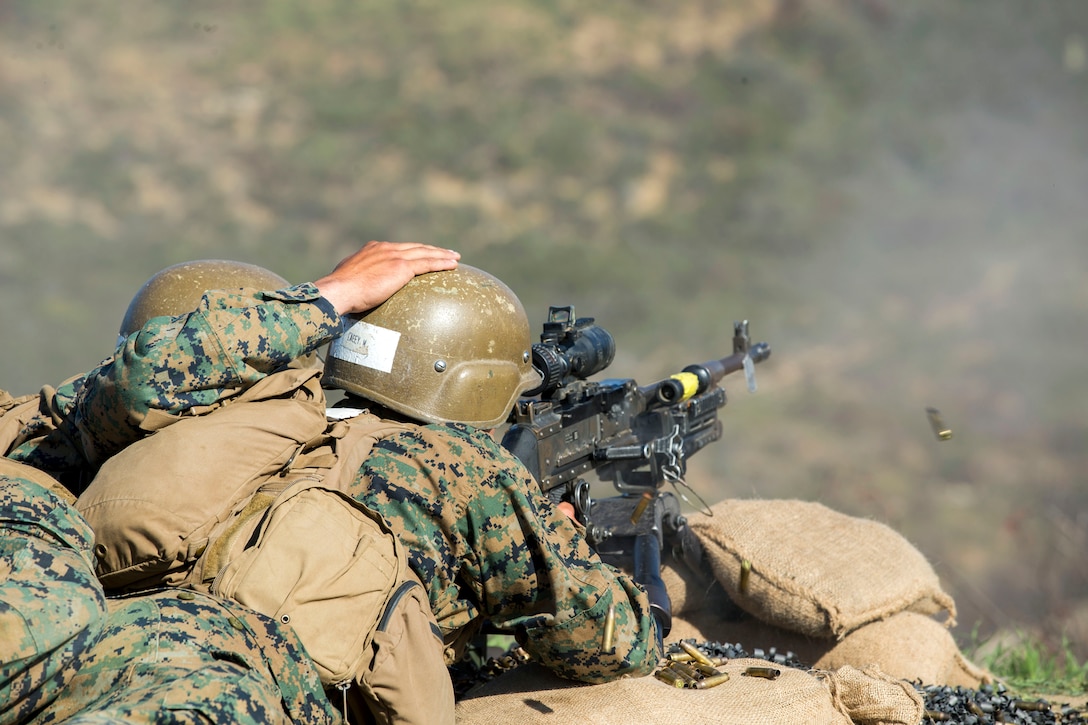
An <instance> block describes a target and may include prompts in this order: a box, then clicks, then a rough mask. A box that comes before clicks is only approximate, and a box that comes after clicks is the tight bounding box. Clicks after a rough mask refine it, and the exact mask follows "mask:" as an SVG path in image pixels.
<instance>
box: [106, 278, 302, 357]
mask: <svg viewBox="0 0 1088 725" xmlns="http://www.w3.org/2000/svg"><path fill="white" fill-rule="evenodd" d="M289 285H290V283H289V282H288V281H287V280H285V279H284V278H283V277H281V276H279V275H278V274H276V273H275V272H270V271H269V270H267V269H265V268H264V267H258V266H257V265H255V264H246V263H245V262H234V261H231V260H227V259H198V260H195V261H192V262H181V263H179V264H175V265H171V266H169V267H167V268H165V269H163V270H161V271H159V272H156V273H155V274H154V275H152V276H151V279H149V280H147V282H145V283H144V286H143V287H141V288H140V290H139V291H138V292H137V293H136V295H135V296H134V297H133V298H132V301H131V302H130V303H129V305H128V310H127V311H126V312H125V317H124V319H123V320H121V330H120V335H119V337H118V342H120V341H121V340H122V339H124V338H126V337H128V336H129V335H131V334H132V333H133V332H136V331H137V330H139V329H140V328H141V327H143V326H144V323H146V322H147V321H148V320H150V319H151V318H152V317H162V316H167V317H173V316H176V315H181V314H184V313H186V312H190V311H192V310H195V309H196V308H197V305H198V304H200V298H201V297H203V296H204V293H205V292H207V291H208V290H214V289H224V290H225V289H240V288H242V287H249V288H255V289H259V290H276V289H283V288H284V287H287V286H289Z"/></svg>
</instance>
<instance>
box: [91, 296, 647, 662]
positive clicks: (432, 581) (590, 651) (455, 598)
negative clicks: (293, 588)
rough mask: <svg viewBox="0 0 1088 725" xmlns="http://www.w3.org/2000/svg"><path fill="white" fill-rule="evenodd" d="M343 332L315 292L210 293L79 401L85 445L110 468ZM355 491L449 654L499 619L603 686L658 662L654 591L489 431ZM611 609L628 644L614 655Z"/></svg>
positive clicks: (397, 459) (434, 434)
mask: <svg viewBox="0 0 1088 725" xmlns="http://www.w3.org/2000/svg"><path fill="white" fill-rule="evenodd" d="M247 304H248V305H250V307H247V306H246V305H247ZM340 331H341V321H340V318H339V316H338V315H337V314H336V313H335V311H334V310H333V309H332V308H331V306H330V305H329V304H328V303H327V302H326V301H325V300H323V299H322V298H321V297H320V295H319V293H318V291H317V288H316V287H315V286H314V285H312V284H308V283H307V284H302V285H296V286H295V287H291V288H288V289H286V290H281V291H279V292H276V293H262V294H260V295H258V296H257V297H256V298H249V299H248V300H247V299H246V298H245V296H244V295H235V294H231V295H228V294H222V293H210V294H209V295H208V296H207V298H206V302H205V304H204V306H203V307H202V310H201V312H200V313H199V314H197V315H189V316H188V318H183V319H182V320H180V321H178V322H173V321H170V320H168V319H166V318H158V319H156V320H152V321H151V322H150V323H148V325H145V327H144V328H143V330H142V331H141V332H140V333H137V334H135V335H133V336H130V337H129V339H128V340H127V341H126V343H125V345H124V349H123V350H122V351H120V352H119V353H118V356H117V359H116V361H113V362H111V363H110V364H107V365H104V366H103V367H101V368H100V369H99V370H98V371H97V372H96V373H95V375H94V376H92V378H91V379H90V380H89V382H88V384H87V385H85V386H84V388H83V390H82V391H81V392H80V394H79V396H78V398H77V402H76V411H77V416H76V417H77V418H78V420H77V427H78V428H79V429H80V431H81V433H82V435H83V437H82V438H81V440H82V441H83V446H82V447H83V449H84V450H85V451H87V452H88V453H89V455H88V457H89V458H91V459H92V460H99V459H100V458H101V456H102V455H104V454H107V453H108V452H110V451H113V450H116V449H117V448H116V445H117V442H118V441H131V440H132V439H134V437H138V436H139V435H140V431H141V430H142V429H147V428H149V427H152V426H149V421H151V420H152V419H153V418H154V417H155V416H159V415H166V414H170V415H177V414H188V413H192V414H195V413H200V412H202V411H206V410H210V409H211V408H212V407H214V406H215V405H217V404H219V403H221V402H222V401H223V400H224V399H225V398H226V397H229V396H231V395H234V394H236V393H237V391H239V390H240V389H242V388H243V387H244V386H246V385H249V384H252V383H253V382H255V381H256V380H258V379H260V378H261V377H262V376H263V375H265V374H267V373H268V372H269V371H272V370H274V369H276V368H277V367H282V366H283V365H284V364H285V363H286V361H288V360H290V359H292V358H293V357H296V356H298V355H300V354H302V353H305V352H309V351H312V350H315V349H316V348H317V347H319V346H320V345H321V344H323V343H325V342H327V341H329V340H330V339H331V338H332V337H335V336H336V335H338V334H339V333H340ZM119 411H125V413H124V414H123V415H119ZM115 420H122V421H124V423H123V424H122V425H120V426H119V425H117V424H116V423H114V422H112V421H115ZM141 425H142V426H143V428H142V429H141ZM91 432H93V437H92V435H91ZM356 486H357V488H358V489H359V493H358V496H357V498H358V499H359V500H360V501H361V502H363V503H365V504H366V505H368V506H370V507H372V508H373V509H374V510H376V511H378V512H379V513H380V514H382V516H383V517H384V518H385V519H386V521H387V523H388V524H389V526H390V528H392V529H393V530H394V531H395V532H396V533H397V534H398V535H399V537H400V538H401V540H402V541H403V542H404V543H405V544H406V546H407V548H408V549H409V551H410V565H411V567H412V569H413V570H414V571H415V572H416V574H417V575H418V577H419V578H420V580H421V581H423V582H424V585H425V586H426V587H427V588H428V594H429V598H430V602H431V607H432V609H433V611H434V613H435V616H436V618H437V620H438V623H439V625H440V626H441V627H442V630H443V633H444V635H445V638H446V641H447V644H449V645H451V647H450V650H449V653H448V658H450V659H452V658H454V657H456V656H457V655H459V654H460V651H461V649H462V648H463V646H464V645H465V644H466V642H467V640H468V638H469V637H470V636H471V634H472V633H473V632H474V631H475V629H476V628H477V626H478V625H479V624H480V623H481V622H482V621H483V620H484V619H488V620H491V621H493V622H495V623H496V624H498V625H500V626H503V627H511V628H515V629H516V630H517V631H518V632H519V633H520V636H521V639H522V641H523V643H524V645H525V647H526V649H527V650H529V651H530V652H531V653H532V654H533V655H534V656H536V657H537V658H538V659H539V660H540V661H541V662H543V663H545V664H546V665H548V666H549V667H551V668H553V669H554V670H556V671H557V672H559V673H561V674H563V675H564V676H567V677H570V678H574V679H579V680H584V681H590V682H596V681H604V680H608V679H612V678H615V677H618V676H621V675H625V674H631V675H641V674H646V673H648V672H649V671H650V670H651V669H652V668H653V666H654V664H655V663H656V661H657V657H658V652H657V649H656V647H655V645H654V643H655V642H656V640H657V634H656V624H655V622H654V620H653V617H652V616H651V614H650V610H649V606H648V600H647V597H646V594H645V593H644V592H643V591H642V589H641V588H640V587H639V586H638V585H637V584H636V583H635V582H634V581H633V580H631V579H630V578H629V577H627V576H626V575H624V574H622V573H621V572H619V571H617V570H615V569H613V568H611V567H608V566H606V565H605V564H603V563H602V562H601V561H600V559H599V558H598V557H597V556H596V554H594V553H593V552H592V550H591V548H590V547H589V545H588V543H587V542H586V541H585V539H584V537H583V535H582V532H581V531H580V529H579V527H578V526H577V525H576V524H574V522H572V521H571V520H570V519H569V518H568V517H567V516H566V515H565V514H563V513H562V512H560V511H559V510H558V509H557V508H556V507H555V506H554V505H552V504H551V502H549V501H547V500H546V498H545V497H544V496H543V495H541V494H540V493H539V488H538V487H537V485H536V483H535V482H534V481H533V479H532V477H531V476H530V474H529V473H528V472H527V471H526V469H525V468H524V466H522V465H521V463H520V462H519V461H518V460H517V459H516V458H515V457H513V456H512V455H511V454H509V453H508V452H507V451H505V449H503V448H501V446H499V445H498V444H496V443H495V441H494V440H493V439H492V438H491V437H490V436H489V435H488V434H486V433H485V432H482V431H477V430H475V429H472V428H470V427H466V426H463V425H456V424H449V425H429V426H420V427H419V428H418V429H417V431H415V432H413V433H402V434H399V435H397V436H394V437H392V438H390V439H388V440H385V441H381V442H380V443H379V446H378V447H377V448H376V449H375V451H374V454H373V456H372V457H371V458H370V459H369V460H368V462H367V463H366V464H365V466H364V468H363V469H362V470H361V471H360V473H359V476H358V478H357V479H356ZM609 607H614V612H615V624H616V630H615V632H616V634H615V638H614V642H615V647H614V649H613V650H612V651H610V652H602V651H601V641H602V633H603V624H604V621H605V616H606V614H607V611H608V609H609Z"/></svg>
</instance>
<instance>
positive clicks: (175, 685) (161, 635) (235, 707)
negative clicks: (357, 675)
mask: <svg viewBox="0 0 1088 725" xmlns="http://www.w3.org/2000/svg"><path fill="white" fill-rule="evenodd" d="M73 665H74V668H75V672H73V673H72V676H71V677H70V679H69V682H68V687H67V689H66V690H65V691H64V692H63V693H61V696H60V697H59V698H57V700H56V702H55V703H54V704H53V706H52V707H51V708H50V709H49V710H48V711H47V712H46V713H44V714H43V715H42V716H41V717H40V718H38V719H36V720H34V723H53V722H61V721H64V722H65V723H79V724H81V725H82V724H84V723H107V722H108V723H148V724H149V725H150V724H151V723H228V722H229V723H242V724H245V723H253V724H254V725H257V724H258V723H292V722H296V723H335V722H337V721H338V720H339V716H338V714H337V713H336V711H335V710H334V709H333V708H332V706H331V704H330V703H329V700H328V699H327V697H326V696H325V694H324V691H323V690H322V686H321V681H320V679H319V678H318V675H317V670H316V669H315V668H314V665H313V663H312V662H311V660H310V659H309V657H308V656H307V655H306V652H305V650H304V649H303V648H302V645H301V644H299V642H298V639H297V637H295V635H294V633H293V631H292V630H291V629H289V628H286V627H281V626H280V625H279V624H278V623H276V622H275V621H274V620H272V619H270V618H268V617H265V616H263V615H260V614H257V613H255V612H252V611H250V610H248V609H246V608H245V607H242V606H240V605H237V604H233V603H230V602H224V601H221V600H218V599H215V598H212V597H210V596H206V595H203V594H198V593H195V592H189V591H179V590H164V591H158V592H151V593H144V594H140V595H133V596H129V597H122V598H116V599H111V600H110V601H109V620H108V622H107V624H106V626H105V628H104V630H103V632H102V635H101V637H100V638H99V639H98V641H97V642H96V643H95V644H94V646H92V647H90V648H89V649H87V650H85V651H84V652H82V653H80V654H79V655H78V656H77V657H76V658H75V660H74V662H73ZM67 718H71V719H67Z"/></svg>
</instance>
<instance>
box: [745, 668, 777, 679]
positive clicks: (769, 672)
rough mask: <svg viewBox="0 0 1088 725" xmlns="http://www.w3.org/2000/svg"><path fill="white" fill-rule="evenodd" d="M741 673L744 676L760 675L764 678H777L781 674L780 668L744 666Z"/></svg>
mask: <svg viewBox="0 0 1088 725" xmlns="http://www.w3.org/2000/svg"><path fill="white" fill-rule="evenodd" d="M743 674H744V675H745V676H746V677H762V678H763V679H765V680H777V679H778V676H779V675H781V674H782V670H776V669H775V668H774V667H745V668H744V673H743Z"/></svg>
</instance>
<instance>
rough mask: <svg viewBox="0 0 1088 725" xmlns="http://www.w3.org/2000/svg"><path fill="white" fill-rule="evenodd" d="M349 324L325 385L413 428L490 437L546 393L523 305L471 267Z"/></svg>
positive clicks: (421, 282) (415, 288) (421, 280)
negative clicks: (450, 428) (434, 426)
mask: <svg viewBox="0 0 1088 725" xmlns="http://www.w3.org/2000/svg"><path fill="white" fill-rule="evenodd" d="M348 322H349V323H351V324H350V327H349V328H348V329H347V330H345V332H344V334H342V335H341V336H340V337H339V338H338V339H337V340H336V341H334V342H333V344H332V345H331V346H330V348H329V354H328V359H327V360H326V361H325V376H324V385H325V386H326V387H331V388H338V389H340V390H343V391H345V392H347V393H350V394H354V395H358V396H361V397H363V398H366V399H368V400H372V401H374V402H375V403H378V404H380V405H383V406H385V407H387V408H389V409H391V410H393V411H396V412H398V413H401V414H403V415H406V416H408V417H409V418H412V419H415V420H422V421H426V422H430V423H443V422H458V423H465V424H468V425H472V426H475V427H478V428H491V427H494V426H496V425H498V424H499V423H501V422H503V421H504V420H506V417H507V416H508V415H509V413H510V410H511V408H513V406H514V402H515V401H516V400H517V398H518V396H519V395H521V394H522V393H523V392H525V391H526V390H528V389H530V388H533V387H536V386H538V385H539V384H540V375H539V374H538V373H537V372H536V371H535V370H534V369H533V366H532V341H531V339H530V333H529V321H528V318H527V317H526V314H525V308H524V307H522V305H521V301H520V300H519V299H518V298H517V295H515V294H514V293H513V291H511V289H510V288H509V287H507V286H506V285H505V284H503V282H502V281H501V280H499V279H497V278H495V277H493V276H492V275H490V274H488V273H487V272H484V271H482V270H480V269H476V268H475V267H471V266H469V265H467V264H461V265H458V267H457V268H456V269H452V270H448V271H443V272H431V273H429V274H423V275H419V276H417V277H415V278H414V279H412V281H410V282H409V283H408V284H407V285H405V286H404V287H403V288H402V289H401V290H400V291H398V292H397V293H396V294H394V295H393V296H392V297H390V298H389V299H388V300H386V301H385V302H384V303H382V304H381V305H379V306H378V307H376V308H374V309H372V310H370V311H368V312H366V313H364V314H362V315H358V316H349V317H348Z"/></svg>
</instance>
